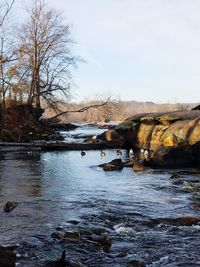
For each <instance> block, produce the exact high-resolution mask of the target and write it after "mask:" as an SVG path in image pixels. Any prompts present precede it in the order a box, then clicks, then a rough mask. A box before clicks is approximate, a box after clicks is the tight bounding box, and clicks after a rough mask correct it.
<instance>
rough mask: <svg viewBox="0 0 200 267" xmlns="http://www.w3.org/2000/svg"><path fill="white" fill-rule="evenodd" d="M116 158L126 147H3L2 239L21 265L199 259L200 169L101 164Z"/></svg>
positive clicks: (152, 266) (154, 265) (193, 262)
mask: <svg viewBox="0 0 200 267" xmlns="http://www.w3.org/2000/svg"><path fill="white" fill-rule="evenodd" d="M114 158H121V159H122V161H123V162H125V161H127V159H128V155H127V154H126V151H124V150H123V151H122V155H117V154H116V151H114V150H105V156H101V155H100V153H99V151H87V152H86V155H85V156H83V157H82V156H81V155H80V152H79V151H62V152H45V153H44V152H42V153H41V152H35V153H32V154H27V152H20V153H18V152H15V153H1V159H0V161H1V164H0V177H1V179H0V203H1V209H0V216H1V229H0V232H1V235H0V236H1V238H0V244H1V245H2V246H12V248H13V246H17V248H15V250H14V252H15V253H16V257H17V258H16V262H17V264H18V265H17V266H21V267H27V266H30V267H35V266H38V267H40V266H41V267H42V266H54V267H55V266H88V267H90V266H91V267H93V266H120V267H121V266H122V267H123V266H149V267H158V266H159V267H161V266H162V267H163V266H164V267H165V266H168V267H169V266H170V267H174V266H183V267H186V266H199V264H200V256H199V245H200V241H199V234H200V223H199V218H200V211H199V208H200V201H199V199H200V196H199V184H200V173H199V172H198V171H197V170H177V171H176V172H175V173H174V172H172V171H170V170H165V171H160V170H157V171H153V170H151V169H147V170H145V171H144V172H134V171H133V170H132V168H123V169H122V170H118V171H112V172H105V171H103V170H102V168H100V167H97V166H98V165H99V164H103V163H105V162H109V161H111V160H112V159H114ZM7 201H14V202H17V203H18V204H17V206H16V207H15V208H14V209H13V210H12V211H10V212H5V211H4V209H3V207H4V205H5V203H6V202H7ZM63 251H65V254H66V255H65V258H63V257H61V255H62V253H63ZM0 252H1V251H0ZM6 253H7V252H6ZM9 253H12V252H9ZM1 255H4V256H5V254H4V253H0V256H1ZM9 255H10V254H9ZM12 255H13V254H12ZM13 259H14V260H15V257H14V256H13ZM59 264H60V265H59ZM61 264H62V265H61ZM5 266H13V265H5Z"/></svg>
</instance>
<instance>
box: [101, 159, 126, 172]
mask: <svg viewBox="0 0 200 267" xmlns="http://www.w3.org/2000/svg"><path fill="white" fill-rule="evenodd" d="M101 166H102V167H103V170H104V171H118V170H122V169H123V162H122V160H121V159H114V160H112V161H110V162H108V163H105V164H103V165H101Z"/></svg>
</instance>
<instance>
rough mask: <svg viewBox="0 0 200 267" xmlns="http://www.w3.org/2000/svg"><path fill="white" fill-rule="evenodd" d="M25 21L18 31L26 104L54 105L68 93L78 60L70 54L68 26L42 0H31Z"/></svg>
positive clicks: (37, 105) (70, 41)
mask: <svg viewBox="0 0 200 267" xmlns="http://www.w3.org/2000/svg"><path fill="white" fill-rule="evenodd" d="M27 12H28V14H29V19H28V20H27V21H26V23H24V24H23V25H22V27H21V29H20V31H19V35H18V36H19V38H20V49H19V55H20V58H21V66H23V68H26V69H27V74H26V76H27V77H28V79H29V84H30V86H29V95H28V99H27V102H28V104H31V105H35V106H36V107H38V108H40V107H41V100H45V101H46V102H47V103H49V105H51V106H55V105H56V104H57V103H58V100H59V98H63V95H64V96H65V97H66V96H67V95H68V94H69V90H70V81H71V69H72V67H75V66H76V62H77V61H78V60H79V58H78V57H76V56H73V55H72V54H71V50H70V48H71V45H72V43H73V42H72V40H71V38H70V26H69V25H65V24H64V22H63V18H62V16H61V14H60V13H58V12H57V11H56V10H54V9H53V8H50V7H49V6H48V5H47V4H46V1H45V0H33V3H32V5H31V6H30V7H29V8H27Z"/></svg>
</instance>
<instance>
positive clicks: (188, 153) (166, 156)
mask: <svg viewBox="0 0 200 267" xmlns="http://www.w3.org/2000/svg"><path fill="white" fill-rule="evenodd" d="M194 161H195V159H194V155H193V151H192V148H191V146H190V145H187V144H183V145H180V146H178V147H160V148H158V149H157V150H156V151H155V152H154V153H153V155H152V156H151V158H150V160H149V161H148V162H147V165H148V166H149V167H151V168H184V167H192V166H193V165H194Z"/></svg>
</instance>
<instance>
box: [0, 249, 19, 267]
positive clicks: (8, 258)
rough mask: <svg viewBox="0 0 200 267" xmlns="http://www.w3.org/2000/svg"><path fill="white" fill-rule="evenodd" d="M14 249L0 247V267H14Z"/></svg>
mask: <svg viewBox="0 0 200 267" xmlns="http://www.w3.org/2000/svg"><path fill="white" fill-rule="evenodd" d="M15 249H16V247H15V246H13V247H2V246H0V266H1V267H15V262H16V259H17V257H16V254H15V253H14V252H13V251H14V250H15Z"/></svg>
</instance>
